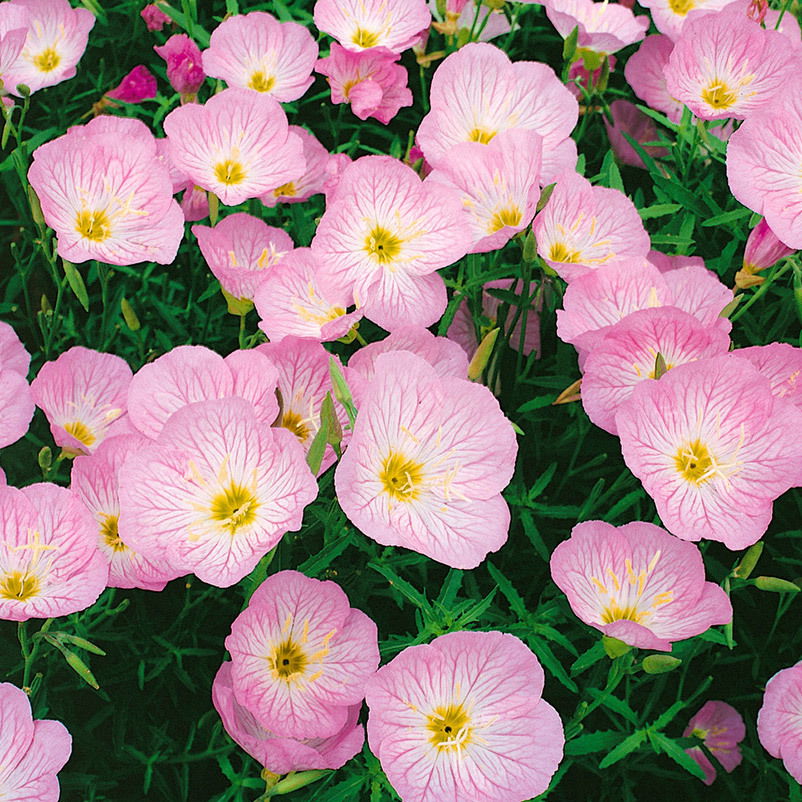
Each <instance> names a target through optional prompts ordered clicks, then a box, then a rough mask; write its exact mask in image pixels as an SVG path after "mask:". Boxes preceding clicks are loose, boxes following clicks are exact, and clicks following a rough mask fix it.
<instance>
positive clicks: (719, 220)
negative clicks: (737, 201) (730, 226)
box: [699, 208, 752, 228]
mask: <svg viewBox="0 0 802 802" xmlns="http://www.w3.org/2000/svg"><path fill="white" fill-rule="evenodd" d="M750 214H752V210H751V209H744V208H741V209H733V211H731V212H724V213H723V214H717V215H715V217H709V218H708V219H707V220H702V222H701V223H699V225H700V226H704V227H705V228H707V227H708V226H721V225H725V224H726V223H732V222H734V221H735V220H741V219H743V218H744V217H748V216H749V215H750Z"/></svg>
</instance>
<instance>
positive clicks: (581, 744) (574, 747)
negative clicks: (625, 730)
mask: <svg viewBox="0 0 802 802" xmlns="http://www.w3.org/2000/svg"><path fill="white" fill-rule="evenodd" d="M622 737H623V735H622V733H620V732H615V731H614V730H598V731H597V732H586V733H585V734H584V735H580V736H578V737H577V738H572V739H571V740H570V741H568V742H567V743H566V744H565V754H566V755H592V754H593V753H594V752H609V751H610V750H611V749H612V748H613V747H615V746H616V745H617V744H619V743H621V739H622Z"/></svg>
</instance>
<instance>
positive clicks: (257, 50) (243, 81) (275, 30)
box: [203, 11, 318, 103]
mask: <svg viewBox="0 0 802 802" xmlns="http://www.w3.org/2000/svg"><path fill="white" fill-rule="evenodd" d="M317 53H318V48H317V43H316V42H315V40H314V39H313V38H312V34H311V33H309V30H308V28H306V27H304V26H303V25H299V24H298V23H297V22H279V21H278V20H277V19H276V18H275V17H274V16H273V15H272V14H267V13H266V12H264V11H252V12H250V13H249V14H237V15H235V16H233V17H229V18H228V19H226V20H223V22H221V23H220V25H218V26H217V28H215V30H214V31H212V38H211V42H210V43H209V49H208V50H204V51H203V69H204V70H205V71H206V74H207V75H210V76H211V77H212V78H222V79H223V80H224V81H225V82H226V83H227V84H228V85H229V86H237V87H239V88H240V89H254V90H256V91H257V92H264V93H265V94H269V95H272V96H273V97H274V98H275V99H276V100H280V101H281V102H282V103H287V102H289V101H291V100H298V98H299V97H301V96H302V95H303V94H304V93H305V92H306V90H307V89H309V87H310V86H311V85H312V69H313V68H314V66H315V60H316V59H317Z"/></svg>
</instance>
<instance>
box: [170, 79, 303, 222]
mask: <svg viewBox="0 0 802 802" xmlns="http://www.w3.org/2000/svg"><path fill="white" fill-rule="evenodd" d="M164 131H165V133H166V134H167V140H168V142H169V145H170V158H171V159H172V160H173V162H174V163H175V165H176V167H178V169H179V170H183V171H184V172H185V173H186V174H187V175H188V176H189V177H190V178H191V179H192V181H194V182H195V183H196V184H197V185H198V186H201V187H203V188H204V189H208V190H209V191H210V192H214V193H215V194H216V195H217V196H218V197H219V198H220V200H221V201H222V202H223V203H224V204H226V205H227V206H236V205H237V204H239V203H242V202H243V201H245V200H247V199H248V198H257V197H259V195H262V194H264V193H265V192H268V191H272V190H273V189H275V188H276V187H277V186H280V185H281V184H283V183H285V182H287V181H292V180H294V179H296V178H298V177H299V176H301V175H303V173H304V169H305V163H304V158H303V155H302V151H303V146H302V143H301V140H300V139H299V138H298V137H297V136H296V135H295V134H292V133H290V130H289V126H288V125H287V116H286V115H285V114H284V111H283V109H282V108H281V106H280V105H279V104H278V101H276V100H275V99H274V98H272V97H269V96H268V95H263V94H260V93H258V92H251V91H250V90H248V89H226V90H224V91H223V92H220V93H219V94H217V95H214V96H212V97H211V98H210V99H209V100H208V101H207V102H206V104H205V105H203V106H200V105H197V104H195V103H190V104H188V105H186V106H181V107H180V108H178V109H174V110H173V111H171V112H170V113H169V114H168V115H167V117H165V119H164Z"/></svg>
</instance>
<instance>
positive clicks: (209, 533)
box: [118, 398, 317, 587]
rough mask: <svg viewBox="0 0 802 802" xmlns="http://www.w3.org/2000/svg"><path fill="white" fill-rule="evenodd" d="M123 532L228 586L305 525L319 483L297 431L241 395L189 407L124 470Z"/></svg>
mask: <svg viewBox="0 0 802 802" xmlns="http://www.w3.org/2000/svg"><path fill="white" fill-rule="evenodd" d="M119 494H120V510H121V512H120V518H119V521H118V528H119V534H120V537H121V539H122V541H123V543H125V544H126V545H127V546H129V547H130V548H132V549H134V550H135V551H137V552H139V553H140V554H141V555H142V556H143V557H144V558H145V559H147V560H149V561H151V562H158V563H159V565H160V566H162V567H163V568H164V569H165V570H170V571H175V572H176V574H177V575H181V574H184V573H194V574H195V575H196V576H197V577H198V578H199V579H201V580H203V581H204V582H207V583H209V584H210V585H215V586H216V587H229V586H230V585H233V584H234V583H235V582H239V580H240V579H242V578H243V577H244V576H246V575H247V574H248V573H250V572H251V571H252V570H253V569H254V567H255V566H256V564H257V563H258V562H259V560H260V559H261V558H262V557H263V556H264V555H265V554H266V553H267V552H268V551H270V549H272V548H273V547H274V546H276V545H277V544H278V542H279V541H280V540H281V538H282V537H283V536H284V534H285V533H286V532H288V531H295V530H297V529H299V528H300V526H301V521H302V518H303V510H304V507H306V505H307V504H309V503H310V502H311V501H312V500H313V499H314V498H315V496H316V495H317V483H316V482H315V478H314V477H313V476H312V474H311V472H310V470H309V468H308V467H307V465H306V462H305V460H304V455H303V450H302V449H301V446H300V445H299V444H298V442H297V441H296V439H295V438H294V437H292V436H291V435H290V434H289V433H288V432H285V431H283V430H282V429H271V428H270V427H269V426H268V425H266V424H265V423H263V422H262V421H260V420H259V419H258V418H257V417H256V414H255V412H254V408H253V406H252V405H251V404H250V403H249V402H247V401H245V400H243V399H242V398H217V399H214V400H210V401H200V402H197V403H195V404H189V405H188V406H185V407H182V408H181V409H179V410H178V411H177V412H175V413H173V415H172V416H171V417H170V418H169V419H168V421H167V423H166V424H165V425H164V428H163V429H162V431H161V433H160V434H159V439H158V441H157V442H155V443H154V444H153V445H150V446H147V447H145V448H143V449H141V450H140V451H138V452H137V453H134V454H132V455H131V456H130V457H129V458H128V459H127V460H126V461H125V463H124V464H123V466H122V467H121V469H120V475H119Z"/></svg>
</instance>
